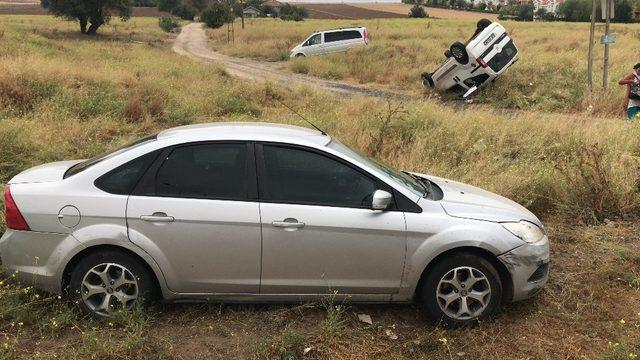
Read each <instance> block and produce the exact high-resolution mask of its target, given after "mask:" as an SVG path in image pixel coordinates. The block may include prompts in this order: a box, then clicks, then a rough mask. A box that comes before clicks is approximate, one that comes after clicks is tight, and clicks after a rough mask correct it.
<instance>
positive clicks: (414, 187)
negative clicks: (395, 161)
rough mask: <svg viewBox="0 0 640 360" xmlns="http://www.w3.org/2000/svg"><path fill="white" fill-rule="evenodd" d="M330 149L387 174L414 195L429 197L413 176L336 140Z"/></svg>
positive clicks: (330, 145) (332, 141) (424, 188)
mask: <svg viewBox="0 0 640 360" xmlns="http://www.w3.org/2000/svg"><path fill="white" fill-rule="evenodd" d="M327 146H328V147H329V148H331V149H334V150H337V151H339V152H341V153H343V154H346V155H349V156H351V157H352V158H354V159H356V160H358V161H360V162H362V163H364V164H367V165H369V166H371V167H373V168H375V169H378V170H380V171H382V172H383V173H385V174H387V175H388V176H389V177H391V178H392V179H393V180H395V181H397V182H398V183H400V184H403V185H404V186H405V187H406V188H408V189H409V190H411V191H412V192H413V193H415V194H416V195H419V196H422V197H424V196H426V195H428V194H427V192H428V189H426V187H425V186H424V185H423V184H422V183H421V182H419V181H418V180H417V179H416V178H414V177H413V176H411V175H409V174H407V173H404V172H401V171H398V170H395V169H393V168H391V167H389V166H387V165H386V164H383V163H381V162H379V161H377V160H375V159H372V158H370V157H368V156H366V155H364V154H360V153H359V152H357V151H355V150H353V149H351V148H349V147H347V146H346V145H344V144H342V143H341V142H339V141H338V140H336V139H333V138H332V139H331V142H330V143H329V145H327Z"/></svg>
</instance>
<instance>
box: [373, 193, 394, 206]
mask: <svg viewBox="0 0 640 360" xmlns="http://www.w3.org/2000/svg"><path fill="white" fill-rule="evenodd" d="M392 200H393V195H391V194H390V193H388V192H386V191H384V190H376V191H374V192H373V199H372V200H371V209H373V210H385V209H386V208H388V207H389V205H390V204H391V201H392Z"/></svg>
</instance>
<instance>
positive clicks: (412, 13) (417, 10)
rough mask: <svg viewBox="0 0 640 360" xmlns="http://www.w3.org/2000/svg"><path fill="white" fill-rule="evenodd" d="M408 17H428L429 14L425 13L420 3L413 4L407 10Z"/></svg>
mask: <svg viewBox="0 0 640 360" xmlns="http://www.w3.org/2000/svg"><path fill="white" fill-rule="evenodd" d="M409 17H410V18H426V17H429V15H427V12H426V11H424V7H422V6H421V5H418V4H415V5H413V6H412V7H411V10H409Z"/></svg>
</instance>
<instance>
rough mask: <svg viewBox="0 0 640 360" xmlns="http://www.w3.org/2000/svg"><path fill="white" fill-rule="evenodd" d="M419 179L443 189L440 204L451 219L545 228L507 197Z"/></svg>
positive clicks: (451, 181)
mask: <svg viewBox="0 0 640 360" xmlns="http://www.w3.org/2000/svg"><path fill="white" fill-rule="evenodd" d="M415 175H418V176H421V177H424V178H426V179H429V180H430V181H432V182H434V183H435V184H436V185H438V186H439V187H440V188H441V189H442V192H443V197H442V200H440V201H439V203H440V205H441V206H442V208H443V209H444V211H445V212H446V213H447V214H449V215H450V216H453V217H459V218H467V219H475V220H485V221H495V222H506V221H520V220H527V221H530V222H532V223H534V224H536V225H538V226H542V223H541V222H540V220H538V218H537V217H536V216H535V215H534V214H533V213H532V212H531V211H529V210H527V209H526V208H525V207H524V206H522V205H520V204H518V203H516V202H515V201H512V200H509V199H507V198H505V197H503V196H500V195H497V194H494V193H492V192H489V191H486V190H482V189H480V188H477V187H475V186H471V185H467V184H463V183H460V182H457V181H453V180H448V179H443V178H439V177H435V176H429V175H423V174H415Z"/></svg>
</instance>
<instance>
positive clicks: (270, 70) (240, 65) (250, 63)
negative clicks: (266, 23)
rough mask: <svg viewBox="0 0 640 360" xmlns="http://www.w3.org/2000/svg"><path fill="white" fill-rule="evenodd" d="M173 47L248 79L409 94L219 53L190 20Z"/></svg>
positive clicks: (342, 91) (345, 92)
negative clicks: (349, 82)
mask: <svg viewBox="0 0 640 360" xmlns="http://www.w3.org/2000/svg"><path fill="white" fill-rule="evenodd" d="M173 51H175V52H177V53H178V54H182V55H187V56H191V57H194V58H197V59H200V60H204V61H207V62H215V63H219V64H221V65H223V66H224V67H225V69H226V70H227V72H228V73H229V74H231V75H233V76H237V77H240V78H245V79H250V80H259V81H274V82H277V83H280V84H282V85H284V86H286V87H289V88H294V87H297V86H304V85H306V86H313V87H321V88H324V89H327V90H329V91H331V92H333V93H336V94H338V95H340V96H344V97H351V96H355V95H370V96H376V97H382V98H393V99H399V100H404V99H409V98H410V96H409V95H406V94H402V93H398V92H392V91H387V90H381V89H376V88H371V87H365V86H359V85H353V84H348V83H344V82H339V81H329V80H323V79H318V78H315V77H312V76H307V75H302V74H293V73H291V72H289V71H287V70H285V69H282V68H280V67H278V66H277V65H275V64H270V63H265V62H260V61H256V60H250V59H243V58H236V57H232V56H227V55H223V54H220V53H218V52H215V51H213V50H211V49H209V46H208V45H207V35H206V33H205V31H204V29H203V28H202V23H191V24H188V25H185V26H183V27H182V31H181V32H180V34H179V35H178V37H177V38H176V40H175V42H174V43H173Z"/></svg>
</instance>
